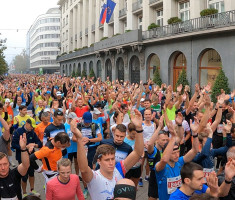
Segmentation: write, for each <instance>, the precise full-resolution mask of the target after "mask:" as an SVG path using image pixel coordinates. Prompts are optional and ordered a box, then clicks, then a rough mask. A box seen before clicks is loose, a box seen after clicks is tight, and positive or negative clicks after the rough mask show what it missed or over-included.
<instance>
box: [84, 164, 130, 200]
mask: <svg viewBox="0 0 235 200" xmlns="http://www.w3.org/2000/svg"><path fill="white" fill-rule="evenodd" d="M92 172H93V178H92V180H91V182H90V183H88V184H87V187H88V191H89V193H90V196H91V199H92V200H106V199H112V198H113V191H114V187H115V185H116V183H117V182H118V181H119V180H120V179H123V178H124V176H125V173H126V170H125V167H124V164H123V161H121V162H119V163H117V164H116V167H115V168H114V172H113V178H112V180H109V179H107V178H105V177H104V176H103V175H102V174H101V173H100V170H97V171H93V170H92Z"/></svg>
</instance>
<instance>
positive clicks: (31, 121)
mask: <svg viewBox="0 0 235 200" xmlns="http://www.w3.org/2000/svg"><path fill="white" fill-rule="evenodd" d="M26 122H27V123H28V124H30V125H31V127H32V128H35V126H36V124H35V121H34V120H33V119H32V120H31V119H30V118H28V119H27V120H26Z"/></svg>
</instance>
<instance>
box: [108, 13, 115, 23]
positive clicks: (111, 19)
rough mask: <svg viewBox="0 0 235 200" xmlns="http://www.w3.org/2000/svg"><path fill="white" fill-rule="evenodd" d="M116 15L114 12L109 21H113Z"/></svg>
mask: <svg viewBox="0 0 235 200" xmlns="http://www.w3.org/2000/svg"><path fill="white" fill-rule="evenodd" d="M113 16H114V13H113V14H112V16H111V18H110V20H109V23H112V22H113V18H114V17H113Z"/></svg>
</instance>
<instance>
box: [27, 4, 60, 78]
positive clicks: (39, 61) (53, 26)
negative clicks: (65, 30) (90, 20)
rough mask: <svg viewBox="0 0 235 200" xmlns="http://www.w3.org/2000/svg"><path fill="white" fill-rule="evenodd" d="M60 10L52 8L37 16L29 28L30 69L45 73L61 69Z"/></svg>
mask: <svg viewBox="0 0 235 200" xmlns="http://www.w3.org/2000/svg"><path fill="white" fill-rule="evenodd" d="M60 14H61V13H60V10H59V9H58V8H51V9H49V10H48V11H47V12H46V13H45V14H42V15H40V16H38V17H37V19H36V20H35V22H34V23H33V24H32V26H31V27H30V29H29V32H28V33H29V40H30V41H29V49H30V69H31V70H32V71H35V72H38V71H40V70H41V69H42V70H43V73H54V72H56V71H59V64H58V63H57V62H56V57H57V55H58V54H59V53H60V49H59V48H60Z"/></svg>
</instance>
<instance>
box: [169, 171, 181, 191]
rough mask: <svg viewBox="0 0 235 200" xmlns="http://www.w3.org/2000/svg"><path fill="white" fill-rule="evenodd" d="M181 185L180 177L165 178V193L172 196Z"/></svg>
mask: <svg viewBox="0 0 235 200" xmlns="http://www.w3.org/2000/svg"><path fill="white" fill-rule="evenodd" d="M181 184H182V181H181V176H180V175H179V176H177V177H173V178H167V192H168V194H172V193H173V192H174V191H175V190H176V189H177V188H179V187H180V186H181Z"/></svg>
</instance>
